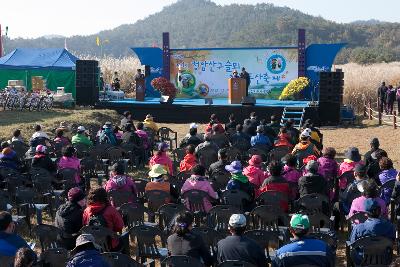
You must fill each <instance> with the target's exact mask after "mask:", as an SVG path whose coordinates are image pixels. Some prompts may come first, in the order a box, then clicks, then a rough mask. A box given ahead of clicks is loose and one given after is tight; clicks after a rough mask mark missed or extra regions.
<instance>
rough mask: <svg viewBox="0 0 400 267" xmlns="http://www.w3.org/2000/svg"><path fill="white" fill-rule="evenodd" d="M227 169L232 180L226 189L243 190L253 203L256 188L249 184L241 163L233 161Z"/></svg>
mask: <svg viewBox="0 0 400 267" xmlns="http://www.w3.org/2000/svg"><path fill="white" fill-rule="evenodd" d="M225 169H226V170H227V171H228V172H230V174H231V179H230V180H229V182H228V184H227V185H226V189H227V190H241V191H243V192H245V193H246V194H248V195H249V196H250V202H252V201H253V200H254V197H255V191H254V187H253V185H252V184H251V183H250V182H249V179H248V178H247V176H245V175H244V174H243V169H242V164H241V163H240V161H233V162H232V163H231V164H230V165H227V166H225ZM246 210H249V207H247V208H246Z"/></svg>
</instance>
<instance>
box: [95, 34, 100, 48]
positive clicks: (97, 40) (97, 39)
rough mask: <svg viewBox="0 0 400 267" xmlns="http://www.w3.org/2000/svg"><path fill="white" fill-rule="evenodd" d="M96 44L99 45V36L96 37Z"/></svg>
mask: <svg viewBox="0 0 400 267" xmlns="http://www.w3.org/2000/svg"><path fill="white" fill-rule="evenodd" d="M96 44H97V46H100V37H99V36H97V37H96Z"/></svg>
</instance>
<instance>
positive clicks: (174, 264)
mask: <svg viewBox="0 0 400 267" xmlns="http://www.w3.org/2000/svg"><path fill="white" fill-rule="evenodd" d="M162 264H165V265H166V266H170V267H186V266H191V267H203V266H204V264H203V263H202V262H201V261H199V260H198V259H195V258H192V257H189V256H184V255H180V256H169V257H167V258H165V259H164V260H163V262H162Z"/></svg>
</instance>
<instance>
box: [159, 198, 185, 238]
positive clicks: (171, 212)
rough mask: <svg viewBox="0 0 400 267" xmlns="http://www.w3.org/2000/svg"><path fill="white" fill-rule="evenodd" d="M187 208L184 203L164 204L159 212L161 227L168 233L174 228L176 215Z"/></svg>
mask: <svg viewBox="0 0 400 267" xmlns="http://www.w3.org/2000/svg"><path fill="white" fill-rule="evenodd" d="M185 210H186V208H185V206H184V205H182V204H175V203H169V204H164V205H162V206H161V207H160V208H159V209H158V212H157V213H158V216H159V226H160V228H161V229H163V230H164V231H165V232H166V233H167V234H168V233H169V232H170V231H171V230H172V226H173V220H174V218H175V216H176V215H177V214H178V213H180V212H182V211H185Z"/></svg>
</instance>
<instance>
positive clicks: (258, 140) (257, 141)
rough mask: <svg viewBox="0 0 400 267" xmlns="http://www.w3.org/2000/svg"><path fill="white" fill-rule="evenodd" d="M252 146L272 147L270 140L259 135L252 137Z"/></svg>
mask: <svg viewBox="0 0 400 267" xmlns="http://www.w3.org/2000/svg"><path fill="white" fill-rule="evenodd" d="M250 144H251V146H256V145H266V146H268V147H271V141H270V140H269V138H268V137H266V136H265V135H263V134H259V133H258V134H257V135H256V136H253V137H251V140H250Z"/></svg>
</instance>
